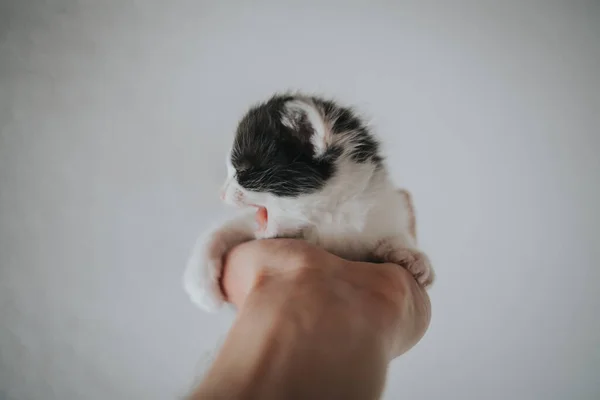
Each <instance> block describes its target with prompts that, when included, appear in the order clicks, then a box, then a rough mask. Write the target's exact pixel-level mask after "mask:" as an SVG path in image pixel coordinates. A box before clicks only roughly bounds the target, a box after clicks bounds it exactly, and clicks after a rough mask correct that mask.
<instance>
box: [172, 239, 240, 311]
mask: <svg viewBox="0 0 600 400" xmlns="http://www.w3.org/2000/svg"><path fill="white" fill-rule="evenodd" d="M227 250H229V248H228V246H227V241H226V240H225V238H224V237H223V236H222V235H220V234H218V233H212V234H210V235H207V236H206V238H200V239H198V241H197V242H196V245H195V246H194V250H193V252H192V255H191V257H190V259H189V261H188V263H187V266H186V269H185V273H184V276H183V286H184V288H185V291H186V292H187V294H188V295H189V296H190V299H191V300H192V302H193V303H194V304H196V305H197V306H198V307H200V308H202V309H203V310H205V311H208V312H215V311H217V310H218V309H219V308H220V307H221V306H222V305H223V302H224V301H225V298H224V296H223V292H222V291H221V284H220V278H221V272H222V270H223V261H222V260H223V256H224V255H225V253H226V252H227Z"/></svg>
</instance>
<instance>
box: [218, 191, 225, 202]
mask: <svg viewBox="0 0 600 400" xmlns="http://www.w3.org/2000/svg"><path fill="white" fill-rule="evenodd" d="M219 197H220V198H221V200H223V201H225V191H224V190H222V189H221V193H220V194H219Z"/></svg>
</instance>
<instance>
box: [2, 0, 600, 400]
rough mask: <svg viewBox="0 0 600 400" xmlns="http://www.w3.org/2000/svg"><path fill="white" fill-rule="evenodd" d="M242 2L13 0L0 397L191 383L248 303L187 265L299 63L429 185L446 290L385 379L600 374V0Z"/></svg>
mask: <svg viewBox="0 0 600 400" xmlns="http://www.w3.org/2000/svg"><path fill="white" fill-rule="evenodd" d="M235 3H237V4H235ZM250 3H251V2H242V1H238V2H233V1H220V2H217V1H215V2H212V3H211V2H207V1H193V0H187V1H186V0H171V1H162V0H147V1H141V0H140V1H135V2H134V1H117V0H115V1H95V2H94V1H75V0H55V1H33V0H27V1H25V0H20V1H19V0H13V1H10V0H8V1H7V0H3V1H2V2H0V57H1V58H0V128H1V135H0V185H1V186H0V223H1V225H0V266H1V270H0V285H1V286H0V318H1V319H0V323H1V330H0V399H11V400H13V399H19V400H28V399H36V400H37V399H61V400H71V399H74V400H79V399H114V400H120V399H157V400H158V399H174V398H180V397H181V396H183V395H185V394H186V392H187V391H188V390H189V389H190V387H191V386H192V384H193V382H194V376H196V375H198V374H200V373H201V372H202V371H203V370H204V369H205V368H206V365H207V363H208V362H209V361H210V359H211V357H214V353H215V349H216V348H217V347H218V345H219V344H220V343H221V342H222V340H223V337H224V334H225V333H226V331H227V328H228V327H229V326H230V323H231V320H232V313H231V312H223V313H221V314H219V315H207V314H203V313H202V312H200V311H199V310H197V309H195V308H194V307H193V306H192V305H191V303H190V302H189V301H188V299H187V298H186V296H185V294H184V292H183V290H182V288H181V284H180V281H181V274H182V270H183V267H184V264H185V261H186V258H187V256H188V253H189V249H190V247H191V245H192V243H193V241H194V239H195V235H196V234H197V233H198V232H199V231H201V230H202V228H203V227H204V226H206V225H207V224H209V223H211V222H212V221H213V220H214V219H215V218H216V217H217V216H220V215H226V214H227V213H231V212H232V211H231V210H229V209H227V208H226V207H225V206H222V205H221V204H220V202H219V200H218V195H217V188H218V186H219V185H220V183H221V181H222V179H223V178H224V176H225V166H224V155H225V152H226V150H227V147H228V144H229V143H230V141H231V138H232V134H233V131H234V128H235V125H236V122H237V120H238V118H239V117H240V116H241V115H242V113H243V112H244V111H245V109H246V108H247V107H248V106H249V105H250V104H251V103H253V102H255V101H257V100H261V99H263V98H265V97H267V96H268V95H269V94H271V93H272V92H274V91H277V90H284V89H288V88H293V89H304V90H307V91H313V92H317V93H323V94H327V95H332V96H334V97H337V98H338V99H340V100H342V101H343V102H346V103H350V104H356V105H358V106H359V107H360V108H361V109H362V110H364V111H366V112H367V113H368V114H369V115H370V116H371V117H372V119H373V123H374V126H375V128H376V130H377V132H379V134H380V135H381V137H382V139H383V141H384V143H385V150H386V153H387V155H388V156H389V165H390V168H391V170H392V174H393V176H394V178H395V179H396V181H397V182H398V184H399V185H401V186H404V187H407V188H409V189H410V190H411V191H412V192H413V195H414V198H415V202H416V206H417V210H418V218H419V232H420V237H421V242H422V245H423V248H424V249H425V250H426V251H427V252H428V253H429V254H430V256H431V258H432V260H433V262H434V265H435V267H436V268H437V273H438V281H437V285H436V286H435V287H434V289H433V290H432V292H431V296H432V301H433V311H434V316H433V322H432V325H431V329H430V330H429V332H428V333H427V335H426V337H425V338H424V339H423V341H422V342H421V343H420V344H419V345H418V347H417V348H415V349H414V350H413V351H411V352H410V353H409V354H407V355H406V356H405V357H403V358H401V359H398V360H396V361H394V362H393V363H392V366H391V369H390V373H389V378H388V382H387V389H386V395H385V398H386V399H411V400H417V399H442V398H449V399H466V398H473V399H597V398H599V397H600V379H599V377H598V370H599V368H600V311H599V309H600V291H599V285H600V273H599V266H598V264H599V262H598V260H599V259H600V250H599V248H600V228H599V226H600V218H599V212H598V206H599V205H600V189H599V185H600V156H599V151H600V6H599V4H598V2H593V1H571V2H567V1H564V2H562V3H559V2H550V1H519V0H514V1H503V2H500V1H497V2H495V3H492V2H471V3H467V2H458V1H453V2H450V1H448V2H438V3H437V4H433V3H430V2H421V1H419V2H417V1H415V2H411V3H404V2H399V1H397V2H392V1H388V2H383V1H379V2H376V1H364V2H361V3H360V4H358V3H357V4H354V3H352V2H345V4H344V5H339V4H334V3H333V2H327V1H323V2H318V3H317V2H315V4H310V2H308V1H302V2H298V3H295V4H292V3H288V4H283V3H284V2H275V1H273V2H271V3H269V4H267V3H265V2H262V3H261V2H252V5H251V4H250ZM561 4H562V5H561Z"/></svg>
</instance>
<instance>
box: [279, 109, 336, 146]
mask: <svg viewBox="0 0 600 400" xmlns="http://www.w3.org/2000/svg"><path fill="white" fill-rule="evenodd" d="M284 110H285V111H284V113H283V116H282V119H281V122H282V123H283V124H284V125H285V126H287V127H289V128H291V129H293V130H294V131H296V132H297V133H298V134H299V135H301V136H304V137H301V138H300V139H304V140H306V139H308V140H309V141H310V143H311V144H312V145H313V148H314V156H315V157H320V156H322V155H323V154H324V153H325V151H326V150H327V146H328V145H329V144H330V143H331V130H330V129H329V127H328V124H327V123H326V122H325V120H324V118H323V114H322V113H321V111H320V110H319V109H318V108H317V107H316V106H315V104H314V103H313V102H312V101H311V100H309V99H295V100H290V101H288V102H286V103H285V108H284ZM307 128H308V129H307ZM302 131H306V132H302ZM306 136H309V137H306Z"/></svg>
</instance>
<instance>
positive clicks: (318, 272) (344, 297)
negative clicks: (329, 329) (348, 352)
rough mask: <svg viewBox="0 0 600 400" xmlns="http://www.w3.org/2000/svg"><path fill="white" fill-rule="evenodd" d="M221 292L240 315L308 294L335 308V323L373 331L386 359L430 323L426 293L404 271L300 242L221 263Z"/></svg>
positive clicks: (260, 245) (236, 252) (262, 244)
mask: <svg viewBox="0 0 600 400" xmlns="http://www.w3.org/2000/svg"><path fill="white" fill-rule="evenodd" d="M222 286H223V292H224V293H225V296H226V298H227V300H228V301H229V302H230V303H233V304H234V305H235V306H236V307H237V308H238V309H243V308H244V307H247V306H248V305H249V304H252V305H254V306H256V305H257V304H260V307H263V308H265V307H266V308H268V307H270V305H271V304H280V303H281V301H280V300H281V299H282V298H283V297H284V296H290V295H291V294H292V293H297V292H303V293H306V291H307V290H308V291H310V293H311V296H308V297H307V296H301V297H302V298H303V299H306V298H310V301H311V302H316V303H319V304H316V307H317V309H319V308H326V307H330V306H335V307H336V308H335V315H336V318H340V319H341V320H344V321H346V322H349V323H350V326H368V327H369V329H374V330H375V331H376V333H377V335H380V336H381V337H382V339H383V342H384V343H385V347H386V349H385V350H386V353H387V354H388V358H389V359H392V358H394V357H397V356H399V355H400V354H402V353H404V352H406V351H408V350H409V349H410V348H412V347H413V346H414V345H415V344H416V343H417V342H418V341H419V340H420V339H421V338H422V337H423V335H424V334H425V331H426V330H427V327H428V326H429V321H430V317H431V305H430V302H429V297H428V295H427V293H426V292H425V290H424V289H422V288H421V286H420V285H419V284H418V283H417V282H416V281H415V279H414V278H413V277H412V275H411V274H410V273H409V272H408V271H407V270H405V269H404V268H402V267H399V266H398V265H396V264H373V263H365V262H351V261H347V260H344V259H341V258H339V257H337V256H334V255H332V254H331V253H328V252H326V251H325V250H323V249H321V248H318V247H316V246H313V245H311V244H309V243H308V242H306V241H302V240H293V239H270V240H257V241H251V242H247V243H244V244H241V245H239V246H237V247H235V248H234V249H233V250H231V251H230V252H229V253H228V255H227V256H226V258H225V268H224V271H223V278H222ZM303 301H306V300H303ZM313 306H315V304H312V305H307V307H306V309H314V308H311V307H313Z"/></svg>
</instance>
